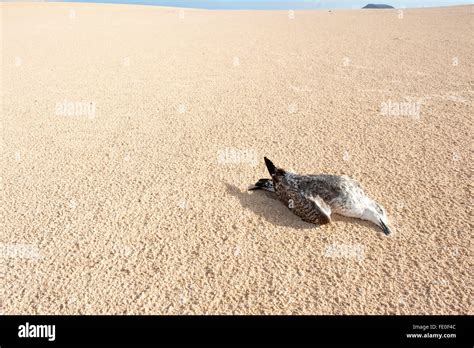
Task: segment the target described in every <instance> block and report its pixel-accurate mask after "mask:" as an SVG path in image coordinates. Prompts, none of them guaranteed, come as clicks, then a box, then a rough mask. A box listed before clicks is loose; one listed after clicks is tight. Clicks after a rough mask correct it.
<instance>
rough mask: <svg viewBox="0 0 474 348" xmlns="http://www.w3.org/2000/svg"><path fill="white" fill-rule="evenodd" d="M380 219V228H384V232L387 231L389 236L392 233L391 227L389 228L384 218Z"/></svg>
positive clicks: (386, 233)
mask: <svg viewBox="0 0 474 348" xmlns="http://www.w3.org/2000/svg"><path fill="white" fill-rule="evenodd" d="M379 221H380V228H381V229H382V231H383V233H385V235H386V236H388V235H389V234H390V233H391V231H390V228H388V226H387V225H386V224H385V223H384V222H383V221H382V220H379Z"/></svg>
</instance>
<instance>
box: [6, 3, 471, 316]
mask: <svg viewBox="0 0 474 348" xmlns="http://www.w3.org/2000/svg"><path fill="white" fill-rule="evenodd" d="M1 8H2V18H1V24H2V25H1V27H2V31H3V32H2V59H3V63H2V78H3V80H2V82H3V88H2V96H3V111H2V118H1V119H2V174H1V185H2V204H1V219H0V224H1V226H0V228H1V231H2V234H1V243H2V245H1V248H2V249H1V253H2V254H1V256H2V269H1V271H2V274H1V275H2V282H3V288H4V289H3V290H4V291H3V293H4V295H3V297H2V312H3V313H7V314H11V313H41V314H43V313H48V314H50V313H62V314H66V313H147V314H152V313H174V314H177V313H251V314H253V313H275V314H279V313H288V314H289V313H296V314H302V313H305V314H342V313H344V314H353V313H357V314H364V313H376V314H383V313H413V314H421V313H429V314H434V313H443V314H448V313H449V314H458V313H468V312H471V306H472V298H473V296H472V295H473V292H472V277H471V273H470V269H469V259H468V258H469V253H470V239H471V237H472V217H470V213H471V212H470V209H469V204H470V193H471V188H470V187H469V181H470V178H469V166H470V163H472V158H471V157H470V148H471V134H472V86H473V85H472V84H473V70H472V69H473V56H472V52H474V45H473V38H472V29H473V28H472V23H473V22H472V20H473V7H472V6H462V7H446V8H432V9H413V10H405V11H404V12H403V13H402V15H403V18H399V15H400V13H399V12H398V11H397V10H387V11H377V10H375V11H372V10H353V11H350V10H347V11H339V10H333V11H332V12H328V11H295V13H294V19H290V18H289V14H288V12H287V11H267V12H265V11H207V10H189V9H186V10H184V12H182V13H181V12H180V10H179V9H174V8H160V7H146V6H130V5H98V4H72V3H69V4H60V3H46V4H43V3H36V4H30V3H26V4H18V3H17V4H15V3H2V4H1ZM182 14H184V18H181V17H183V16H182ZM64 101H66V102H87V103H93V104H92V106H95V113H94V114H92V113H91V114H86V113H85V111H86V110H85V109H80V108H79V109H74V110H72V111H76V112H77V113H79V114H80V115H67V112H66V115H64V110H62V109H61V105H62V104H61V103H64ZM389 101H390V102H391V103H392V105H393V103H402V102H405V103H410V102H411V103H416V102H420V107H419V115H418V116H419V117H416V115H415V116H410V115H401V116H396V115H393V114H392V115H382V114H381V111H382V110H381V109H382V106H383V105H382V103H388V102H389ZM58 103H59V104H58ZM408 105H412V106H413V105H415V106H416V104H408ZM91 111H94V110H92V109H91ZM61 113H63V114H61ZM89 116H91V117H89ZM226 151H227V152H226ZM264 155H266V156H268V157H270V158H271V159H272V160H273V161H274V162H275V163H276V164H277V165H281V166H283V167H285V168H288V169H293V170H295V171H297V172H301V173H320V172H326V173H334V174H347V175H350V176H352V177H354V178H356V179H358V180H359V181H360V182H361V183H362V184H363V186H365V187H366V189H367V191H368V192H369V193H370V194H371V195H372V196H373V197H374V198H375V199H377V200H378V201H380V202H381V203H382V204H383V205H384V206H385V208H386V209H387V212H388V214H389V217H390V219H391V222H392V226H393V228H394V229H395V231H396V234H395V235H394V236H393V237H389V238H387V237H385V236H383V235H382V234H381V232H380V231H379V230H377V229H376V228H375V227H374V226H372V225H370V224H369V223H365V222H361V221H359V220H354V219H349V218H341V217H337V216H335V217H334V221H333V223H332V224H331V225H327V226H324V227H321V228H315V227H314V226H313V225H309V224H306V223H304V222H302V221H300V219H299V218H297V217H296V216H294V215H293V214H292V213H291V212H290V211H289V210H288V209H287V208H286V207H285V206H283V205H282V204H280V203H279V202H278V201H276V200H273V199H272V198H271V197H270V195H269V194H266V193H265V192H253V193H247V192H246V188H247V186H248V185H249V184H251V183H253V182H255V181H256V180H257V179H259V178H260V177H265V176H267V174H266V171H265V168H264V165H263V156H264ZM226 156H227V157H226ZM255 161H256V162H255ZM230 162H239V163H230Z"/></svg>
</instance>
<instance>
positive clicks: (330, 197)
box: [249, 157, 391, 235]
mask: <svg viewBox="0 0 474 348" xmlns="http://www.w3.org/2000/svg"><path fill="white" fill-rule="evenodd" d="M265 164H266V166H267V169H268V171H269V173H270V175H271V179H260V180H259V181H257V183H256V184H255V185H254V186H252V187H250V188H249V190H257V189H263V190H267V191H270V192H274V193H275V194H276V195H277V197H278V199H279V200H280V201H281V202H283V204H285V205H286V206H287V207H288V208H289V209H290V210H291V211H292V212H293V213H294V214H296V215H298V216H299V217H301V218H302V219H303V220H304V221H306V222H310V223H314V224H316V225H323V224H327V223H330V222H331V213H333V212H334V213H336V214H339V215H343V216H348V217H354V218H358V219H362V220H367V221H371V222H373V223H374V224H376V225H377V226H378V227H380V228H381V229H382V231H383V232H384V233H385V234H386V235H389V234H390V232H391V231H390V228H389V227H388V219H387V214H386V213H385V209H384V208H383V207H382V206H381V205H380V204H378V203H377V202H375V201H374V200H373V199H371V198H369V197H368V196H367V195H366V194H365V192H364V190H363V189H362V187H361V186H360V185H359V183H358V182H357V181H355V180H353V179H351V178H349V177H347V176H345V175H343V176H338V175H328V174H319V175H298V174H294V173H291V172H288V171H286V170H284V169H281V168H277V167H276V166H275V165H274V164H273V163H272V161H270V160H269V159H268V158H266V157H265Z"/></svg>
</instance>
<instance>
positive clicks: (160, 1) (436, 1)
mask: <svg viewBox="0 0 474 348" xmlns="http://www.w3.org/2000/svg"><path fill="white" fill-rule="evenodd" d="M62 1H66V2H101V3H125V4H144V5H159V6H174V7H194V8H207V9H259V10H263V9H281V10H297V9H318V8H319V9H321V8H323V9H330V8H361V7H363V6H365V5H367V4H368V3H372V4H387V5H392V6H393V7H396V8H403V7H424V6H427V7H432V6H450V5H460V4H473V3H474V0H325V1H324V0H322V1H320V0H62Z"/></svg>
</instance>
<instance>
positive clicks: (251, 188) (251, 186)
mask: <svg viewBox="0 0 474 348" xmlns="http://www.w3.org/2000/svg"><path fill="white" fill-rule="evenodd" d="M256 189H258V187H257V186H255V185H250V186H249V187H248V189H247V190H248V191H252V190H256Z"/></svg>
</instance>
